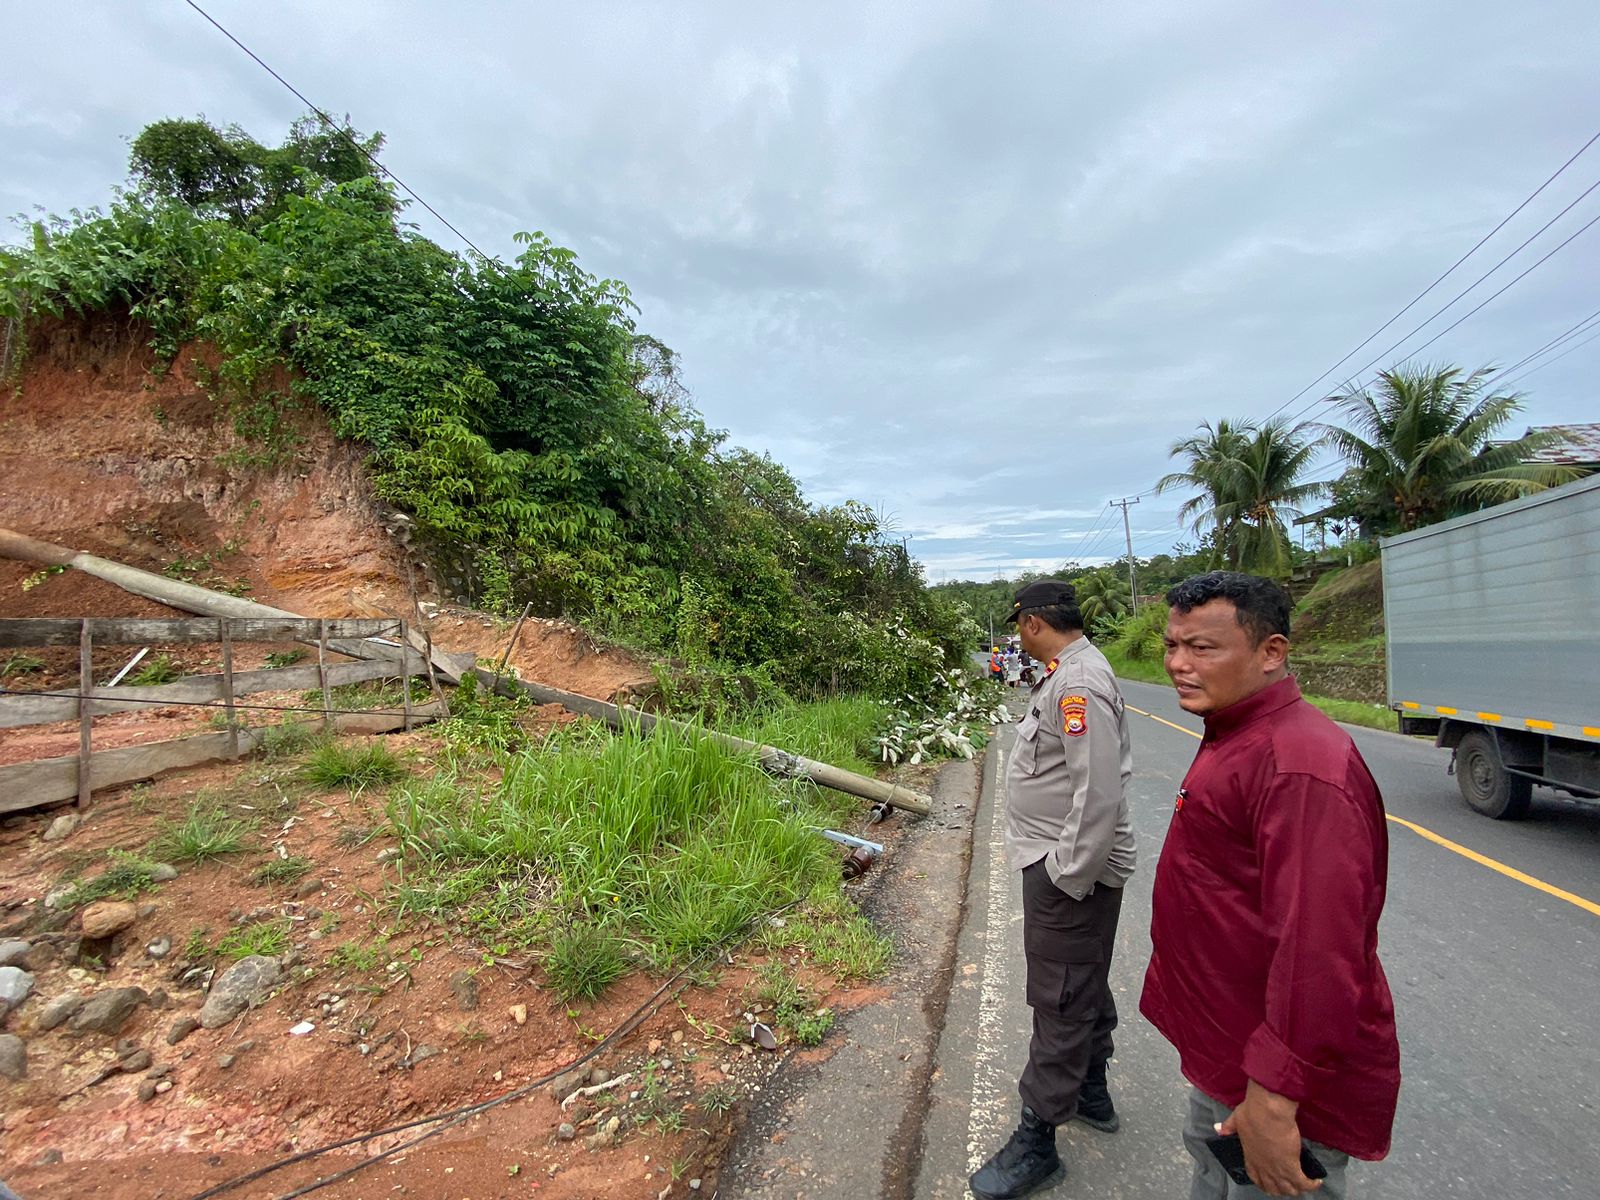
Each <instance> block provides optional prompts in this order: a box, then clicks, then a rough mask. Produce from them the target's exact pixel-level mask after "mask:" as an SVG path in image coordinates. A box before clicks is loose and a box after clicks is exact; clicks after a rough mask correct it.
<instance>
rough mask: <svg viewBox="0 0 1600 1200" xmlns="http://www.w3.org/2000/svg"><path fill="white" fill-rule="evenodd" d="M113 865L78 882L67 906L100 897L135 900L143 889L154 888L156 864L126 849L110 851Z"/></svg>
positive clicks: (89, 901) (68, 897) (144, 890)
mask: <svg viewBox="0 0 1600 1200" xmlns="http://www.w3.org/2000/svg"><path fill="white" fill-rule="evenodd" d="M106 857H107V858H108V859H110V860H111V865H110V866H109V867H107V868H106V869H105V870H104V871H102V872H101V873H100V874H99V875H96V876H95V877H94V878H93V879H85V880H82V881H81V882H79V883H77V884H75V885H74V886H73V888H72V890H71V891H70V892H68V893H67V895H66V897H65V898H64V899H63V900H62V902H61V906H62V907H63V908H66V909H73V908H81V907H82V906H83V905H85V904H93V903H94V902H95V901H96V900H111V899H117V900H132V899H133V898H134V897H136V896H138V895H140V894H141V893H143V892H148V891H152V890H154V888H155V886H156V883H155V879H154V878H152V873H153V872H154V871H155V869H156V864H155V863H153V862H149V861H147V860H145V859H143V858H140V857H138V856H137V855H133V854H128V853H127V852H125V851H122V850H110V851H107V853H106Z"/></svg>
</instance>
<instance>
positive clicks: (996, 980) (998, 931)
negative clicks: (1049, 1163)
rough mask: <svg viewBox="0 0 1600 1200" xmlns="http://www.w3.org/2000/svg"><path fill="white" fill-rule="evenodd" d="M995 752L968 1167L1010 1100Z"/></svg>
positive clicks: (979, 1160) (1001, 815) (1005, 922)
mask: <svg viewBox="0 0 1600 1200" xmlns="http://www.w3.org/2000/svg"><path fill="white" fill-rule="evenodd" d="M994 758H995V771H996V774H995V783H994V808H993V812H992V813H991V814H990V816H991V823H990V834H989V837H990V841H989V845H990V848H991V850H990V855H989V911H988V914H987V919H986V920H985V922H984V947H983V984H982V987H981V990H980V991H979V994H978V1031H977V1038H976V1041H977V1045H976V1046H975V1047H974V1054H973V1069H972V1105H971V1107H970V1109H969V1110H968V1112H969V1116H968V1120H967V1170H968V1171H969V1172H971V1171H976V1170H977V1169H978V1168H979V1167H981V1166H982V1165H983V1163H984V1160H985V1159H987V1158H988V1157H989V1155H991V1154H993V1153H994V1151H995V1150H996V1149H997V1148H998V1147H997V1146H994V1145H991V1144H990V1143H992V1142H996V1141H997V1140H998V1136H999V1133H1000V1132H1001V1131H1002V1130H1004V1128H1005V1125H1006V1119H1007V1112H1008V1108H1009V1105H1008V1103H1007V1096H1008V1080H1007V1079H1006V1077H1005V1075H1004V1073H1003V1071H1002V1067H1003V1064H1004V1063H1005V1062H1006V1061H1007V1059H1008V1057H1009V1056H1008V1055H1007V1054H1006V1053H1005V1051H1006V1049H1007V1047H1008V1046H1009V1043H1010V1041H1011V1037H1010V1031H1009V1030H1007V1029H1005V1028H1004V1026H1003V1015H1004V1014H1003V1005H1002V999H1001V988H1002V986H1003V985H1004V983H1005V959H1006V947H1007V943H1008V937H1007V934H1008V932H1009V931H1008V928H1007V927H1008V926H1009V925H1010V924H1011V923H1012V920H1013V918H1012V915H1011V913H1010V911H1009V910H1010V907H1011V869H1010V866H1009V865H1008V864H1007V862H1006V859H1005V809H1006V799H1007V798H1006V767H1007V764H1008V763H1009V762H1010V760H1011V752H1010V751H1009V750H1007V751H1006V752H1004V753H1002V754H997V755H995V756H994Z"/></svg>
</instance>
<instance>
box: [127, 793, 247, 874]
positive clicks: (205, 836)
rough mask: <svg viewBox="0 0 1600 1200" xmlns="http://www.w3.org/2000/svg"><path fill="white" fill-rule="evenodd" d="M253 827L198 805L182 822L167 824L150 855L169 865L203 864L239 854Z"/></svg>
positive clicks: (157, 836)
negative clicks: (246, 835)
mask: <svg viewBox="0 0 1600 1200" xmlns="http://www.w3.org/2000/svg"><path fill="white" fill-rule="evenodd" d="M250 828H251V827H250V823H249V822H248V821H242V820H239V819H237V818H234V817H230V816H228V815H227V813H225V812H223V811H222V810H221V809H220V808H218V807H215V806H207V805H202V804H194V805H191V806H190V808H189V812H188V815H187V816H185V817H184V819H183V820H182V821H177V822H172V821H165V822H163V823H162V824H161V825H160V826H159V827H158V828H157V830H156V836H155V838H154V840H152V841H151V843H150V852H151V853H152V854H154V855H156V856H157V857H158V858H161V859H163V860H166V861H169V862H170V861H177V862H192V863H203V862H207V861H209V860H211V859H216V858H222V857H224V856H225V855H229V854H238V853H239V852H240V851H241V850H243V849H244V835H245V834H247V833H249V832H250Z"/></svg>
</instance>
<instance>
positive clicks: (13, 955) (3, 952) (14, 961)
mask: <svg viewBox="0 0 1600 1200" xmlns="http://www.w3.org/2000/svg"><path fill="white" fill-rule="evenodd" d="M32 949H33V943H32V942H25V941H23V940H22V939H21V938H7V939H6V940H5V941H3V942H0V967H18V966H21V965H22V960H23V959H24V958H26V957H27V954H28V951H29V950H32Z"/></svg>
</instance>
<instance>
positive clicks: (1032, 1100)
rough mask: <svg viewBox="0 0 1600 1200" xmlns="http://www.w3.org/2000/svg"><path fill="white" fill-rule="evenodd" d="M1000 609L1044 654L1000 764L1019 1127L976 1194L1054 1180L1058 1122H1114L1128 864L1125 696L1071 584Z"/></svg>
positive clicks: (985, 1198) (988, 1196)
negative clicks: (1014, 966)
mask: <svg viewBox="0 0 1600 1200" xmlns="http://www.w3.org/2000/svg"><path fill="white" fill-rule="evenodd" d="M1006 620H1007V621H1008V622H1009V621H1015V622H1016V625H1017V633H1018V634H1019V635H1020V637H1021V639H1022V649H1023V653H1024V654H1027V655H1032V656H1033V657H1034V658H1037V659H1039V660H1041V661H1042V662H1043V663H1044V664H1045V665H1044V669H1043V672H1042V678H1041V679H1040V680H1039V681H1038V682H1037V683H1035V684H1034V685H1033V687H1032V689H1031V690H1030V692H1029V694H1028V710H1027V714H1026V715H1025V716H1024V717H1023V719H1022V720H1021V722H1019V723H1018V725H1017V736H1016V743H1015V745H1014V746H1013V748H1012V751H1011V757H1010V763H1009V766H1008V768H1007V773H1006V790H1007V797H1006V813H1005V826H1006V833H1005V844H1006V859H1007V862H1008V863H1009V864H1010V866H1011V869H1012V870H1016V871H1021V872H1022V946H1023V951H1024V954H1025V956H1026V959H1027V965H1028V974H1027V999H1028V1005H1029V1006H1030V1007H1031V1008H1032V1009H1033V1040H1032V1041H1031V1042H1030V1043H1029V1046H1028V1065H1027V1067H1026V1068H1024V1070H1023V1072H1022V1079H1021V1081H1020V1082H1019V1084H1018V1087H1017V1090H1018V1091H1019V1092H1020V1093H1021V1094H1022V1121H1021V1124H1019V1125H1018V1126H1017V1130H1016V1132H1015V1133H1013V1134H1012V1135H1011V1140H1010V1141H1009V1142H1007V1143H1006V1144H1005V1146H1004V1147H1003V1148H1002V1149H1001V1150H1000V1151H999V1152H998V1153H997V1154H995V1155H994V1157H993V1158H991V1159H989V1161H988V1162H986V1163H985V1164H984V1165H983V1167H982V1168H981V1169H980V1170H979V1171H978V1172H977V1173H976V1174H974V1175H973V1176H972V1178H971V1180H970V1181H969V1182H970V1185H971V1187H972V1191H973V1194H974V1195H976V1196H978V1197H979V1198H980V1200H1013V1198H1014V1197H1018V1196H1026V1195H1028V1194H1030V1193H1032V1192H1036V1191H1038V1190H1040V1189H1041V1188H1045V1187H1049V1186H1051V1185H1052V1184H1054V1183H1056V1182H1057V1181H1058V1180H1060V1179H1061V1177H1062V1176H1063V1175H1064V1174H1065V1170H1066V1169H1065V1168H1064V1167H1063V1166H1062V1165H1061V1157H1060V1155H1059V1154H1057V1152H1056V1127H1057V1126H1058V1125H1062V1124H1064V1123H1065V1122H1067V1121H1070V1120H1072V1118H1073V1117H1077V1118H1078V1119H1079V1120H1081V1121H1083V1122H1084V1123H1086V1124H1088V1125H1091V1126H1093V1127H1094V1128H1096V1129H1099V1130H1103V1131H1104V1132H1106V1133H1115V1132H1116V1130H1117V1128H1118V1126H1119V1124H1120V1122H1119V1120H1118V1118H1117V1110H1116V1108H1115V1106H1114V1105H1113V1104H1112V1102H1111V1093H1110V1092H1109V1091H1108V1090H1107V1087H1106V1063H1107V1061H1108V1060H1109V1059H1110V1058H1111V1053H1112V1042H1111V1031H1112V1030H1113V1029H1115V1028H1116V1025H1117V1006H1116V1002H1115V1001H1114V1000H1113V999H1112V996H1111V986H1110V982H1109V975H1110V971H1111V953H1112V950H1113V948H1114V946H1115V943H1116V936H1117V917H1118V914H1119V913H1120V912H1121V910H1122V886H1123V884H1125V883H1126V882H1127V881H1128V878H1129V876H1131V875H1132V874H1133V867H1134V843H1133V826H1132V824H1131V823H1130V822H1129V820H1128V799H1127V783H1128V777H1129V776H1130V775H1132V774H1133V755H1132V749H1131V745H1130V742H1129V738H1128V728H1127V722H1126V719H1125V717H1124V713H1123V703H1122V693H1121V692H1120V691H1119V690H1118V688H1117V680H1116V677H1115V676H1114V675H1113V674H1112V672H1111V667H1110V665H1109V664H1108V663H1107V662H1106V659H1105V656H1104V655H1103V654H1101V653H1100V651H1099V650H1097V649H1095V648H1094V646H1092V645H1091V644H1090V643H1089V641H1088V639H1087V638H1085V637H1084V635H1083V616H1082V614H1081V613H1080V612H1079V611H1078V601H1077V594H1076V593H1075V592H1074V591H1073V589H1072V586H1071V585H1070V584H1066V583H1063V582H1061V581H1060V580H1058V579H1043V580H1039V581H1037V582H1035V583H1030V584H1028V585H1027V586H1026V587H1024V588H1023V589H1022V590H1021V591H1019V592H1018V593H1017V594H1016V598H1015V600H1014V602H1013V605H1012V610H1011V615H1010V616H1009V617H1007V618H1006Z"/></svg>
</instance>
